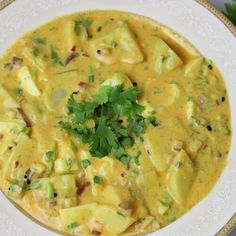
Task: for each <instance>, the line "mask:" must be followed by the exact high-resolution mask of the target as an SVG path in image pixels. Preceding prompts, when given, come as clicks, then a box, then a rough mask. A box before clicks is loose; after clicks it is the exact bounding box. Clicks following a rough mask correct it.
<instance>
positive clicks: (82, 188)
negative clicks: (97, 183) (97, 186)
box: [77, 182, 90, 195]
mask: <svg viewBox="0 0 236 236" xmlns="http://www.w3.org/2000/svg"><path fill="white" fill-rule="evenodd" d="M88 186H90V182H85V183H83V184H81V185H79V186H78V190H77V194H78V195H82V194H83V193H84V191H85V190H86V189H87V188H88Z"/></svg>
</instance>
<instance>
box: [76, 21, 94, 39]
mask: <svg viewBox="0 0 236 236" xmlns="http://www.w3.org/2000/svg"><path fill="white" fill-rule="evenodd" d="M92 23H93V20H92V19H90V18H84V17H80V18H79V19H78V20H76V21H75V33H76V35H77V36H80V35H81V26H82V27H84V28H85V29H88V28H89V27H90V26H91V25H92Z"/></svg>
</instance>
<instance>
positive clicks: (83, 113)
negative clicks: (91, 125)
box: [67, 95, 97, 123]
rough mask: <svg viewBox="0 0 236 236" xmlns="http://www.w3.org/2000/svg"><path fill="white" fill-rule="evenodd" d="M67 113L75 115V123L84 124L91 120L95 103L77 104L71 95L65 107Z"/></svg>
mask: <svg viewBox="0 0 236 236" xmlns="http://www.w3.org/2000/svg"><path fill="white" fill-rule="evenodd" d="M67 107H68V109H69V112H70V113H71V114H74V115H75V121H76V122H77V123H81V122H85V121H86V120H89V119H91V118H93V114H94V110H95V108H96V107H97V104H96V103H95V102H85V101H83V102H81V103H80V104H78V103H77V102H76V101H75V98H74V96H73V95H71V96H70V98H69V100H68V105H67Z"/></svg>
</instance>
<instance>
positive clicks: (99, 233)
mask: <svg viewBox="0 0 236 236" xmlns="http://www.w3.org/2000/svg"><path fill="white" fill-rule="evenodd" d="M91 233H92V235H95V236H99V235H101V234H102V233H101V232H100V231H97V230H95V229H94V230H92V232H91Z"/></svg>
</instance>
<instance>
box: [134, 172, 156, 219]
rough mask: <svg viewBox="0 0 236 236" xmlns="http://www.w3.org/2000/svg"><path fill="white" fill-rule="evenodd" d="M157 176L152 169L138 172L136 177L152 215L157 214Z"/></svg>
mask: <svg viewBox="0 0 236 236" xmlns="http://www.w3.org/2000/svg"><path fill="white" fill-rule="evenodd" d="M159 183H160V181H159V180H158V176H157V174H156V172H155V171H154V170H151V171H149V172H148V173H145V174H143V173H142V174H140V175H139V177H138V186H139V189H140V190H141V193H142V196H143V199H144V202H145V204H146V206H147V207H148V209H149V210H150V212H151V213H152V214H154V215H156V214H158V212H159V207H160V203H159V201H158V195H159Z"/></svg>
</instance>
